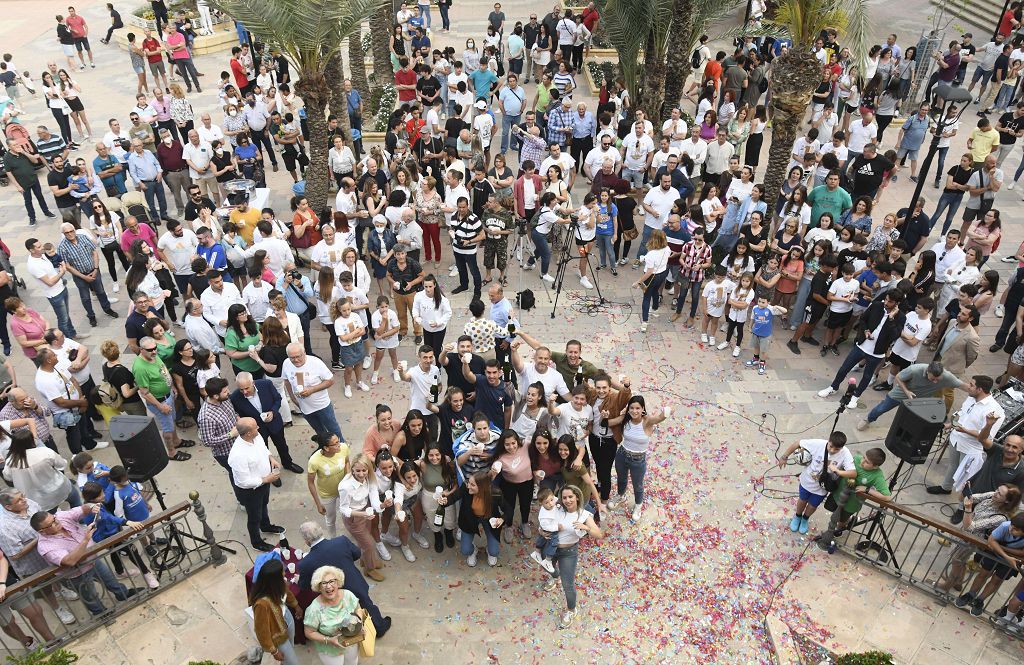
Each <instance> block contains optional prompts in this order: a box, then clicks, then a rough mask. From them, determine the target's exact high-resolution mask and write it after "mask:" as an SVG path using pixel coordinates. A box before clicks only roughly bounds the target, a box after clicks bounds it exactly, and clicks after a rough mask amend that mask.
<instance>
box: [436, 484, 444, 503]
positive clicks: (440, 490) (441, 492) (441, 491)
mask: <svg viewBox="0 0 1024 665" xmlns="http://www.w3.org/2000/svg"><path fill="white" fill-rule="evenodd" d="M443 495H444V488H443V487H436V488H434V501H437V500H438V499H440V498H441V497H442V496H443Z"/></svg>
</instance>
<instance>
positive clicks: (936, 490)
mask: <svg viewBox="0 0 1024 665" xmlns="http://www.w3.org/2000/svg"><path fill="white" fill-rule="evenodd" d="M925 492H928V493H929V494H952V493H953V490H948V489H946V488H945V487H943V486H942V485H930V486H929V487H928V488H927V489H925Z"/></svg>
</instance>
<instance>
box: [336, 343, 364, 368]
mask: <svg viewBox="0 0 1024 665" xmlns="http://www.w3.org/2000/svg"><path fill="white" fill-rule="evenodd" d="M364 357H366V347H365V346H363V345H362V344H358V343H357V344H349V345H347V346H343V347H341V365H342V367H355V366H356V365H358V364H359V363H361V362H363V358H364Z"/></svg>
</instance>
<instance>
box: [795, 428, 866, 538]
mask: <svg viewBox="0 0 1024 665" xmlns="http://www.w3.org/2000/svg"><path fill="white" fill-rule="evenodd" d="M797 448H803V449H804V450H806V451H807V452H808V453H809V454H810V457H811V463H810V464H808V465H807V466H805V467H804V470H803V471H801V472H800V498H799V499H797V502H796V515H794V516H793V519H792V520H791V521H790V523H789V529H790V531H799V532H800V533H807V532H808V531H809V527H808V524H807V520H808V519H809V518H810V517H811V515H813V514H814V511H815V510H817V509H818V506H820V505H821V502H822V501H824V500H825V497H826V496H827V495H828V490H826V489H825V487H824V486H823V485H822V482H821V481H822V477H823V475H824V474H823V472H825V471H826V470H827V471H830V472H831V473H833V474H835V475H836V476H838V477H839V482H845V480H843V478H856V477H857V468H856V467H855V466H854V463H853V454H851V453H850V450H849V449H848V448H847V447H846V434H845V433H843V432H838V431H837V432H832V434H830V435H829V437H828V440H827V441H826V440H825V439H801V440H800V441H797V442H796V443H794V444H792V445H791V446H789V448H787V449H786V451H785V452H784V453H782V455H780V456H779V468H783V467H785V466H786V461H787V460H788V459H789V456H790V455H792V454H793V453H794V452H796V449H797ZM826 454H827V455H828V469H825V455H826Z"/></svg>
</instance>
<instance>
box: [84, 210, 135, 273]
mask: <svg viewBox="0 0 1024 665" xmlns="http://www.w3.org/2000/svg"><path fill="white" fill-rule="evenodd" d="M89 210H91V211H92V217H91V218H90V219H89V230H90V231H92V232H93V235H95V236H96V240H97V241H98V242H99V245H100V251H101V252H102V253H103V256H104V258H106V260H107V271H108V272H109V273H110V279H111V281H112V282H113V290H114V293H117V292H118V291H120V290H121V285H120V283H119V280H118V278H117V268H116V266H115V264H114V259H115V258H116V259H117V260H119V261H120V262H121V269H122V270H125V271H127V270H128V265H129V264H128V257H127V256H125V255H124V250H122V249H121V232H122V231H123V230H124V229H123V228H122V227H121V217H120V216H119V215H118V214H117V213H116V212H111V211H110V210H108V209H107V206H106V204H104V203H103V201H101V200H100V199H98V198H96V199H93V200H92V201H90V202H89Z"/></svg>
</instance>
